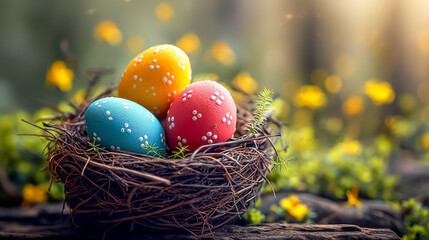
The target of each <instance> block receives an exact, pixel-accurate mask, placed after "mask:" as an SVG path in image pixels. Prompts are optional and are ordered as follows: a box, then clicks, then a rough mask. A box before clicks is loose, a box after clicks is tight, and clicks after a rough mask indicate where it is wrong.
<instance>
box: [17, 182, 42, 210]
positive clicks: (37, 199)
mask: <svg viewBox="0 0 429 240" xmlns="http://www.w3.org/2000/svg"><path fill="white" fill-rule="evenodd" d="M22 198H23V202H22V205H23V206H28V205H31V204H34V203H42V202H46V201H48V196H47V195H46V191H45V190H44V189H43V187H42V186H41V185H34V184H31V183H27V184H25V186H24V188H23V189H22Z"/></svg>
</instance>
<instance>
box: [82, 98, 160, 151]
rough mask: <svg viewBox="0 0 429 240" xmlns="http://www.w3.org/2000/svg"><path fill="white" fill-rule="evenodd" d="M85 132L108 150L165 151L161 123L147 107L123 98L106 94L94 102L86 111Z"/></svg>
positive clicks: (93, 140) (92, 140)
mask: <svg viewBox="0 0 429 240" xmlns="http://www.w3.org/2000/svg"><path fill="white" fill-rule="evenodd" d="M85 121H86V132H87V133H88V136H89V138H90V139H91V142H95V144H98V145H100V146H101V147H104V148H106V149H107V150H118V151H119V150H121V151H127V152H133V153H142V154H148V155H155V154H154V153H153V152H151V150H150V149H149V148H148V147H147V145H150V146H152V147H154V148H155V149H157V151H158V153H160V154H164V153H165V152H166V145H165V134H164V130H163V129H162V126H161V123H160V122H159V121H158V119H157V118H156V117H155V116H154V115H153V114H152V113H151V112H150V111H148V110H147V109H146V108H144V107H142V106H141V105H139V104H137V103H135V102H132V101H130V100H127V99H123V98H116V97H109V98H102V99H99V100H97V101H95V102H93V103H92V104H91V105H90V106H89V107H88V109H87V110H86V112H85Z"/></svg>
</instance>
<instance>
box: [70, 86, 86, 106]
mask: <svg viewBox="0 0 429 240" xmlns="http://www.w3.org/2000/svg"><path fill="white" fill-rule="evenodd" d="M85 95H86V91H85V89H81V90H79V91H77V92H76V93H75V94H74V95H73V97H72V98H71V101H72V102H73V103H74V104H77V105H80V104H81V103H82V102H83V100H84V99H85Z"/></svg>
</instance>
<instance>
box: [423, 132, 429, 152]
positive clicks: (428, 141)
mask: <svg viewBox="0 0 429 240" xmlns="http://www.w3.org/2000/svg"><path fill="white" fill-rule="evenodd" d="M422 145H423V148H424V149H426V150H429V133H426V134H425V135H423V136H422Z"/></svg>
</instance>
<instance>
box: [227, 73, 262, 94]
mask: <svg viewBox="0 0 429 240" xmlns="http://www.w3.org/2000/svg"><path fill="white" fill-rule="evenodd" d="M232 84H233V85H234V86H236V87H238V88H240V89H241V90H243V91H245V92H246V93H248V94H253V93H255V91H256V90H257V89H258V82H256V81H255V79H253V78H252V76H250V74H249V73H247V72H241V73H239V74H237V76H236V77H235V78H234V80H232Z"/></svg>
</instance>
